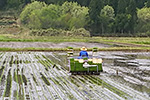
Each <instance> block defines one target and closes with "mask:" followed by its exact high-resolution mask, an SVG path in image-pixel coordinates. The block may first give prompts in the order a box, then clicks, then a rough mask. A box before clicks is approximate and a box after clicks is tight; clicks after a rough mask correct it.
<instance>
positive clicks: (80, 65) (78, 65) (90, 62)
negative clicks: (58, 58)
mask: <svg viewBox="0 0 150 100" xmlns="http://www.w3.org/2000/svg"><path fill="white" fill-rule="evenodd" d="M97 51H98V49H97V48H96V47H95V48H93V49H92V56H89V57H88V58H83V59H78V56H74V55H73V54H74V51H73V48H71V47H70V48H68V53H67V56H68V63H69V72H70V73H71V74H73V75H80V74H85V75H86V74H92V75H99V74H100V72H102V71H103V68H102V59H101V58H100V57H99V56H98V55H97Z"/></svg>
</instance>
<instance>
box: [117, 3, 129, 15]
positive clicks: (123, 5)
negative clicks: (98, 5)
mask: <svg viewBox="0 0 150 100" xmlns="http://www.w3.org/2000/svg"><path fill="white" fill-rule="evenodd" d="M126 7H127V2H126V0H119V1H118V8H117V14H122V13H125V12H126Z"/></svg>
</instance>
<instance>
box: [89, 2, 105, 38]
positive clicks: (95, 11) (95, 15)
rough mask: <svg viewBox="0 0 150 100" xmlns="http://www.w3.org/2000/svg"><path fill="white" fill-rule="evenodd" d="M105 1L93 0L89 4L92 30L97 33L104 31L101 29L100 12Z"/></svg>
mask: <svg viewBox="0 0 150 100" xmlns="http://www.w3.org/2000/svg"><path fill="white" fill-rule="evenodd" d="M103 6H104V5H103V2H102V0H91V2H90V5H89V16H90V19H91V21H90V25H89V27H90V31H92V32H94V33H96V35H98V33H102V30H100V29H99V27H100V25H101V24H100V18H99V13H100V11H101V9H102V8H103Z"/></svg>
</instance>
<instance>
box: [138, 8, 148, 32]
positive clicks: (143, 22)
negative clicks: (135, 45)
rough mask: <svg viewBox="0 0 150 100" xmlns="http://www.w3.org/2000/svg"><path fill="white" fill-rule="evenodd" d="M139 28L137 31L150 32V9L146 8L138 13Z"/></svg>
mask: <svg viewBox="0 0 150 100" xmlns="http://www.w3.org/2000/svg"><path fill="white" fill-rule="evenodd" d="M137 17H138V26H137V31H139V32H148V31H150V8H147V7H144V8H142V9H139V10H138V12H137Z"/></svg>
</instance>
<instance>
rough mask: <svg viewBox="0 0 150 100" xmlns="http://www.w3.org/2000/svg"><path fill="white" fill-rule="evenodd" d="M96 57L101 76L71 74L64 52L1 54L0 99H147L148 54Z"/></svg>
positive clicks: (149, 85) (149, 80)
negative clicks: (100, 68) (101, 65)
mask: <svg viewBox="0 0 150 100" xmlns="http://www.w3.org/2000/svg"><path fill="white" fill-rule="evenodd" d="M91 54H92V52H89V55H91ZM75 55H78V52H76V53H75ZM98 55H99V56H101V57H102V58H103V70H104V72H102V73H101V74H100V75H71V74H70V73H69V72H68V66H67V65H68V62H67V57H66V52H5V53H4V52H1V53H0V100H5V99H8V100H120V99H121V100H126V99H127V100H135V99H136V100H150V73H149V72H150V53H147V52H142V53H132V52H98ZM54 65H55V66H54Z"/></svg>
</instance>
